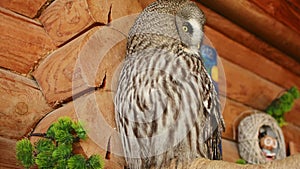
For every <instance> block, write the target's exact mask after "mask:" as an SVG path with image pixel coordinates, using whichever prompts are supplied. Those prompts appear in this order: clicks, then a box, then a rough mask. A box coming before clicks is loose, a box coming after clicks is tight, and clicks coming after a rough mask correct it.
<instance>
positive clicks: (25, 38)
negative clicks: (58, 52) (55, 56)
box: [0, 7, 56, 74]
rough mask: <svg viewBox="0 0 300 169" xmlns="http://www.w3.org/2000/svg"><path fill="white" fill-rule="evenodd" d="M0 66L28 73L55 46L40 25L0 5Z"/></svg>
mask: <svg viewBox="0 0 300 169" xmlns="http://www.w3.org/2000/svg"><path fill="white" fill-rule="evenodd" d="M0 20H1V22H0V32H1V34H0V40H1V44H0V56H1V58H0V66H1V67H4V68H6V69H10V70H13V71H16V72H19V73H22V74H28V73H29V72H30V71H31V70H32V69H33V68H34V66H35V65H36V63H37V62H38V61H39V60H40V59H42V58H43V57H44V56H45V55H47V54H48V53H49V52H50V51H52V50H53V49H55V48H56V47H55V46H54V45H53V44H52V41H51V39H50V37H49V36H48V35H47V33H46V32H45V30H44V29H43V28H42V27H41V25H40V24H39V23H38V22H36V21H34V20H31V19H28V18H25V17H22V16H21V15H17V14H15V13H13V12H11V11H8V10H6V9H4V8H1V7H0Z"/></svg>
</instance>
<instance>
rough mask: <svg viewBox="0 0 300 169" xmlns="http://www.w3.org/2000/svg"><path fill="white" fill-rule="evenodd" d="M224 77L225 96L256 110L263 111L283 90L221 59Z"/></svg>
mask: <svg viewBox="0 0 300 169" xmlns="http://www.w3.org/2000/svg"><path fill="white" fill-rule="evenodd" d="M221 61H222V64H223V67H224V71H225V75H226V96H227V97H229V98H230V99H232V100H235V101H238V102H240V103H243V104H245V105H248V106H251V107H253V108H256V109H260V110H264V109H265V108H266V107H267V106H268V105H269V104H270V103H271V102H272V101H273V99H274V98H276V97H277V96H278V94H279V93H281V92H282V91H283V88H281V87H279V86H277V85H275V84H273V83H271V82H269V81H267V80H265V79H263V78H261V77H259V76H257V75H256V74H254V73H252V72H250V71H248V70H246V69H244V68H242V67H240V66H238V65H235V64H233V63H232V62H229V61H227V60H226V59H223V58H222V59H221Z"/></svg>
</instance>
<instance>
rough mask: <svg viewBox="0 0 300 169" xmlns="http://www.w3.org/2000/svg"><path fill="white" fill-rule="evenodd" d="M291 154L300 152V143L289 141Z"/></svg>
mask: <svg viewBox="0 0 300 169" xmlns="http://www.w3.org/2000/svg"><path fill="white" fill-rule="evenodd" d="M289 149H290V154H291V155H295V154H299V153H300V145H299V144H297V143H294V142H289Z"/></svg>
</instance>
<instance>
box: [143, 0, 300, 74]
mask: <svg viewBox="0 0 300 169" xmlns="http://www.w3.org/2000/svg"><path fill="white" fill-rule="evenodd" d="M154 1H155V0H140V3H141V5H142V7H143V8H145V7H147V6H148V5H149V4H150V3H152V2H154ZM194 1H195V2H196V4H197V5H198V6H199V8H200V9H201V10H203V12H204V13H205V15H206V20H207V22H206V25H207V27H209V28H205V35H206V36H208V37H209V38H210V39H209V40H211V41H212V43H213V45H215V44H214V43H217V42H216V41H213V40H212V39H211V38H214V36H215V35H214V33H211V32H212V31H211V29H210V28H212V29H213V30H215V31H218V32H219V33H222V34H223V35H225V36H227V37H229V38H230V39H232V40H234V41H235V42H237V43H240V44H242V45H244V46H245V47H247V48H249V49H251V50H253V51H254V52H256V53H258V54H260V55H261V56H263V57H266V58H268V59H269V60H271V61H273V62H275V63H276V64H278V65H281V66H282V67H284V68H285V69H288V70H289V71H291V72H293V73H295V74H297V75H300V63H299V62H297V61H295V60H294V59H292V58H290V57H289V56H288V55H286V54H284V53H282V52H281V51H280V50H278V49H276V48H274V47H272V46H271V45H269V44H268V43H266V42H264V41H262V40H261V39H259V38H258V37H256V36H255V35H254V34H251V33H249V32H248V31H246V30H245V29H243V28H241V27H240V26H238V25H236V24H234V23H233V22H231V21H230V20H228V19H226V18H224V17H223V16H221V15H219V14H218V13H216V12H214V11H213V10H211V9H209V8H207V7H206V6H204V5H202V4H201V3H199V2H197V1H196V0H194ZM207 29H209V30H207ZM208 34H209V35H208ZM216 36H217V35H216ZM216 38H219V36H218V37H215V38H214V39H216ZM222 40H224V39H223V38H220V40H219V42H220V41H222ZM226 41H227V40H226ZM219 44H220V43H219ZM221 44H224V43H221ZM225 44H226V43H225ZM228 46H230V45H228ZM215 47H216V46H215ZM224 48H225V47H224ZM217 51H218V49H217ZM218 52H219V51H218ZM251 52H252V51H251ZM232 56H235V55H228V57H227V59H230V57H232ZM249 58H250V57H249ZM233 60H236V58H235V59H232V60H231V61H233ZM239 60H241V59H239ZM239 60H237V61H239ZM268 62H270V61H268Z"/></svg>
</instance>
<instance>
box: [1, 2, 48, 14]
mask: <svg viewBox="0 0 300 169" xmlns="http://www.w3.org/2000/svg"><path fill="white" fill-rule="evenodd" d="M45 2H47V0H14V1H11V0H1V1H0V6H1V7H3V8H6V9H9V10H12V11H14V12H16V13H19V14H21V15H25V16H27V17H29V18H33V17H34V16H35V15H36V14H37V12H38V10H39V9H40V8H41V7H42V6H43V4H44V3H45Z"/></svg>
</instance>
